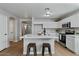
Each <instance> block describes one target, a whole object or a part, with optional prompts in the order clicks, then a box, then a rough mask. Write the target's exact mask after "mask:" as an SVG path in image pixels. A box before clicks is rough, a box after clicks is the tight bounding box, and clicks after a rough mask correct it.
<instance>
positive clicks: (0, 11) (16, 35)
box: [0, 9, 19, 42]
mask: <svg viewBox="0 0 79 59" xmlns="http://www.w3.org/2000/svg"><path fill="white" fill-rule="evenodd" d="M0 13H1V14H4V15H6V16H7V17H8V21H9V17H14V18H15V20H16V21H15V26H16V28H15V31H16V32H15V37H16V42H17V41H18V40H19V39H18V38H19V18H18V17H16V16H14V15H13V14H11V13H9V12H7V11H5V10H2V9H0Z"/></svg>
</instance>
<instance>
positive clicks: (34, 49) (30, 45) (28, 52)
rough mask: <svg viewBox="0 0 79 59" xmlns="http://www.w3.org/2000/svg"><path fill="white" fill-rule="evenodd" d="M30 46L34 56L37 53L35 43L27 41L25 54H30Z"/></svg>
mask: <svg viewBox="0 0 79 59" xmlns="http://www.w3.org/2000/svg"><path fill="white" fill-rule="evenodd" d="M30 48H33V52H34V56H36V55H37V50H36V44H35V43H29V44H28V46H27V56H29V55H30Z"/></svg>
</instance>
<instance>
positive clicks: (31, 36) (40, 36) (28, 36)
mask: <svg viewBox="0 0 79 59" xmlns="http://www.w3.org/2000/svg"><path fill="white" fill-rule="evenodd" d="M21 38H55V39H56V38H58V37H53V36H52V35H31V34H29V35H25V36H22V37H21Z"/></svg>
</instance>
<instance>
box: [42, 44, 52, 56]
mask: <svg viewBox="0 0 79 59" xmlns="http://www.w3.org/2000/svg"><path fill="white" fill-rule="evenodd" d="M45 48H48V51H49V55H50V56H52V53H51V46H50V44H49V43H43V45H42V56H44V51H45Z"/></svg>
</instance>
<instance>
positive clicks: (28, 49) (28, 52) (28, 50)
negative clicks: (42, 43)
mask: <svg viewBox="0 0 79 59" xmlns="http://www.w3.org/2000/svg"><path fill="white" fill-rule="evenodd" d="M29 54H30V48H29V47H27V56H29Z"/></svg>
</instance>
